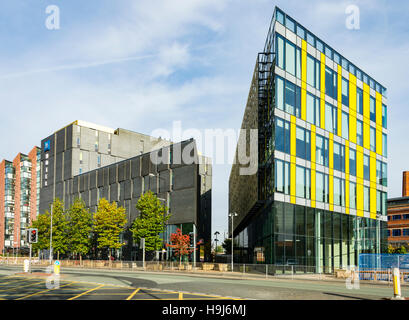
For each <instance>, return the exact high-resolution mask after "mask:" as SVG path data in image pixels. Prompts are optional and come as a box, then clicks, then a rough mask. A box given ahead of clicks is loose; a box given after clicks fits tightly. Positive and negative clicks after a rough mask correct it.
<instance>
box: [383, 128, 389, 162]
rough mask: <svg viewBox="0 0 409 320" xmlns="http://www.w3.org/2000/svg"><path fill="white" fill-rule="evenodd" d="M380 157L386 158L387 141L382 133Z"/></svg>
mask: <svg viewBox="0 0 409 320" xmlns="http://www.w3.org/2000/svg"><path fill="white" fill-rule="evenodd" d="M382 155H383V156H384V157H385V158H387V156H388V140H387V137H386V134H384V133H382Z"/></svg>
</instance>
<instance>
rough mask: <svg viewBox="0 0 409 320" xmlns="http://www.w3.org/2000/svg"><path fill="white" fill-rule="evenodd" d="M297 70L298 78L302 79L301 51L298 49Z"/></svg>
mask: <svg viewBox="0 0 409 320" xmlns="http://www.w3.org/2000/svg"><path fill="white" fill-rule="evenodd" d="M295 68H296V71H295V72H296V77H297V78H298V79H301V49H300V48H299V47H297V49H296V60H295Z"/></svg>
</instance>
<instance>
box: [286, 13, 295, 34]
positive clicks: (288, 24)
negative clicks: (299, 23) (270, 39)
mask: <svg viewBox="0 0 409 320" xmlns="http://www.w3.org/2000/svg"><path fill="white" fill-rule="evenodd" d="M285 26H286V27H287V29H290V30H291V31H292V32H294V33H295V21H293V20H292V19H290V18H289V17H288V16H287V17H286V19H285Z"/></svg>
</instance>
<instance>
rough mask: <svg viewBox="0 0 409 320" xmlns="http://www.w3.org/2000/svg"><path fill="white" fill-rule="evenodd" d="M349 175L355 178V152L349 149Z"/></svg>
mask: <svg viewBox="0 0 409 320" xmlns="http://www.w3.org/2000/svg"><path fill="white" fill-rule="evenodd" d="M349 174H350V175H352V176H355V177H356V151H355V150H354V149H349Z"/></svg>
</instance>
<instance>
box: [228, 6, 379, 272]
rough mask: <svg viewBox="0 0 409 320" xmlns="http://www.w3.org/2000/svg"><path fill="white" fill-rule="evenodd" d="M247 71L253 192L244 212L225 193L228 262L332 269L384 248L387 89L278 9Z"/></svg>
mask: <svg viewBox="0 0 409 320" xmlns="http://www.w3.org/2000/svg"><path fill="white" fill-rule="evenodd" d="M288 21H289V22H288ZM255 72H257V75H258V78H257V80H258V96H257V108H254V107H253V106H254V100H252V99H250V97H249V103H248V106H247V108H246V114H245V117H244V118H245V119H251V118H252V113H253V114H254V113H255V112H257V114H258V123H257V128H258V130H259V137H258V138H259V152H258V155H259V156H258V160H259V163H258V173H257V179H258V185H257V188H258V189H257V192H258V199H257V201H254V203H252V206H251V209H250V210H248V208H243V207H240V206H239V205H238V204H237V203H235V202H234V201H233V200H232V199H237V196H236V195H235V194H232V192H236V191H232V190H231V191H230V202H229V210H230V212H238V216H239V218H237V219H236V220H238V221H236V224H235V225H234V243H235V259H237V260H236V262H246V263H258V262H262V263H271V264H276V265H288V264H291V265H297V266H299V267H303V268H304V269H303V270H304V271H309V272H333V270H334V269H336V268H342V267H346V266H348V265H357V263H358V255H359V253H380V252H382V250H383V248H384V247H385V244H386V232H385V230H386V229H385V228H386V221H387V220H386V198H387V184H386V181H387V176H386V168H387V146H386V143H387V129H386V123H387V100H386V89H385V88H384V87H382V86H381V85H380V84H378V83H377V82H376V81H375V80H373V79H372V78H370V77H369V76H368V75H367V74H366V73H364V72H363V71H362V70H360V69H359V68H357V67H356V66H355V65H353V64H352V63H350V62H349V61H348V60H347V59H345V58H344V57H342V56H341V55H340V54H339V53H338V52H336V51H334V50H333V49H332V48H330V47H329V46H328V45H327V44H325V43H324V42H323V41H321V40H320V39H318V38H317V37H316V36H314V35H313V34H312V33H310V32H309V31H307V30H306V28H305V27H302V26H301V25H299V24H298V23H297V22H296V21H295V20H293V19H291V18H290V17H288V16H287V15H286V14H285V13H284V12H283V11H281V10H280V9H278V8H276V9H275V13H274V17H273V20H272V24H271V27H270V30H269V33H268V36H267V41H266V44H265V48H264V53H262V54H259V59H258V63H257V66H256V71H255ZM253 81H254V80H253ZM251 103H252V104H253V105H251ZM250 106H251V107H253V109H251V108H250ZM245 125H247V124H246V123H244V122H243V125H242V126H243V127H244V128H245ZM250 128H251V127H250ZM266 141H274V143H266ZM235 174H237V169H236V168H235V166H233V168H232V173H231V176H230V184H232V181H234V182H235V181H236V180H238V179H236V178H235V176H234V175H235ZM244 184H245V181H244V180H243V185H242V187H243V188H248V186H245V185H244ZM247 207H249V206H248V205H247ZM260 252H262V253H263V254H264V258H263V259H258V258H256V256H257V257H259V256H260ZM256 253H257V254H256Z"/></svg>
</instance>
